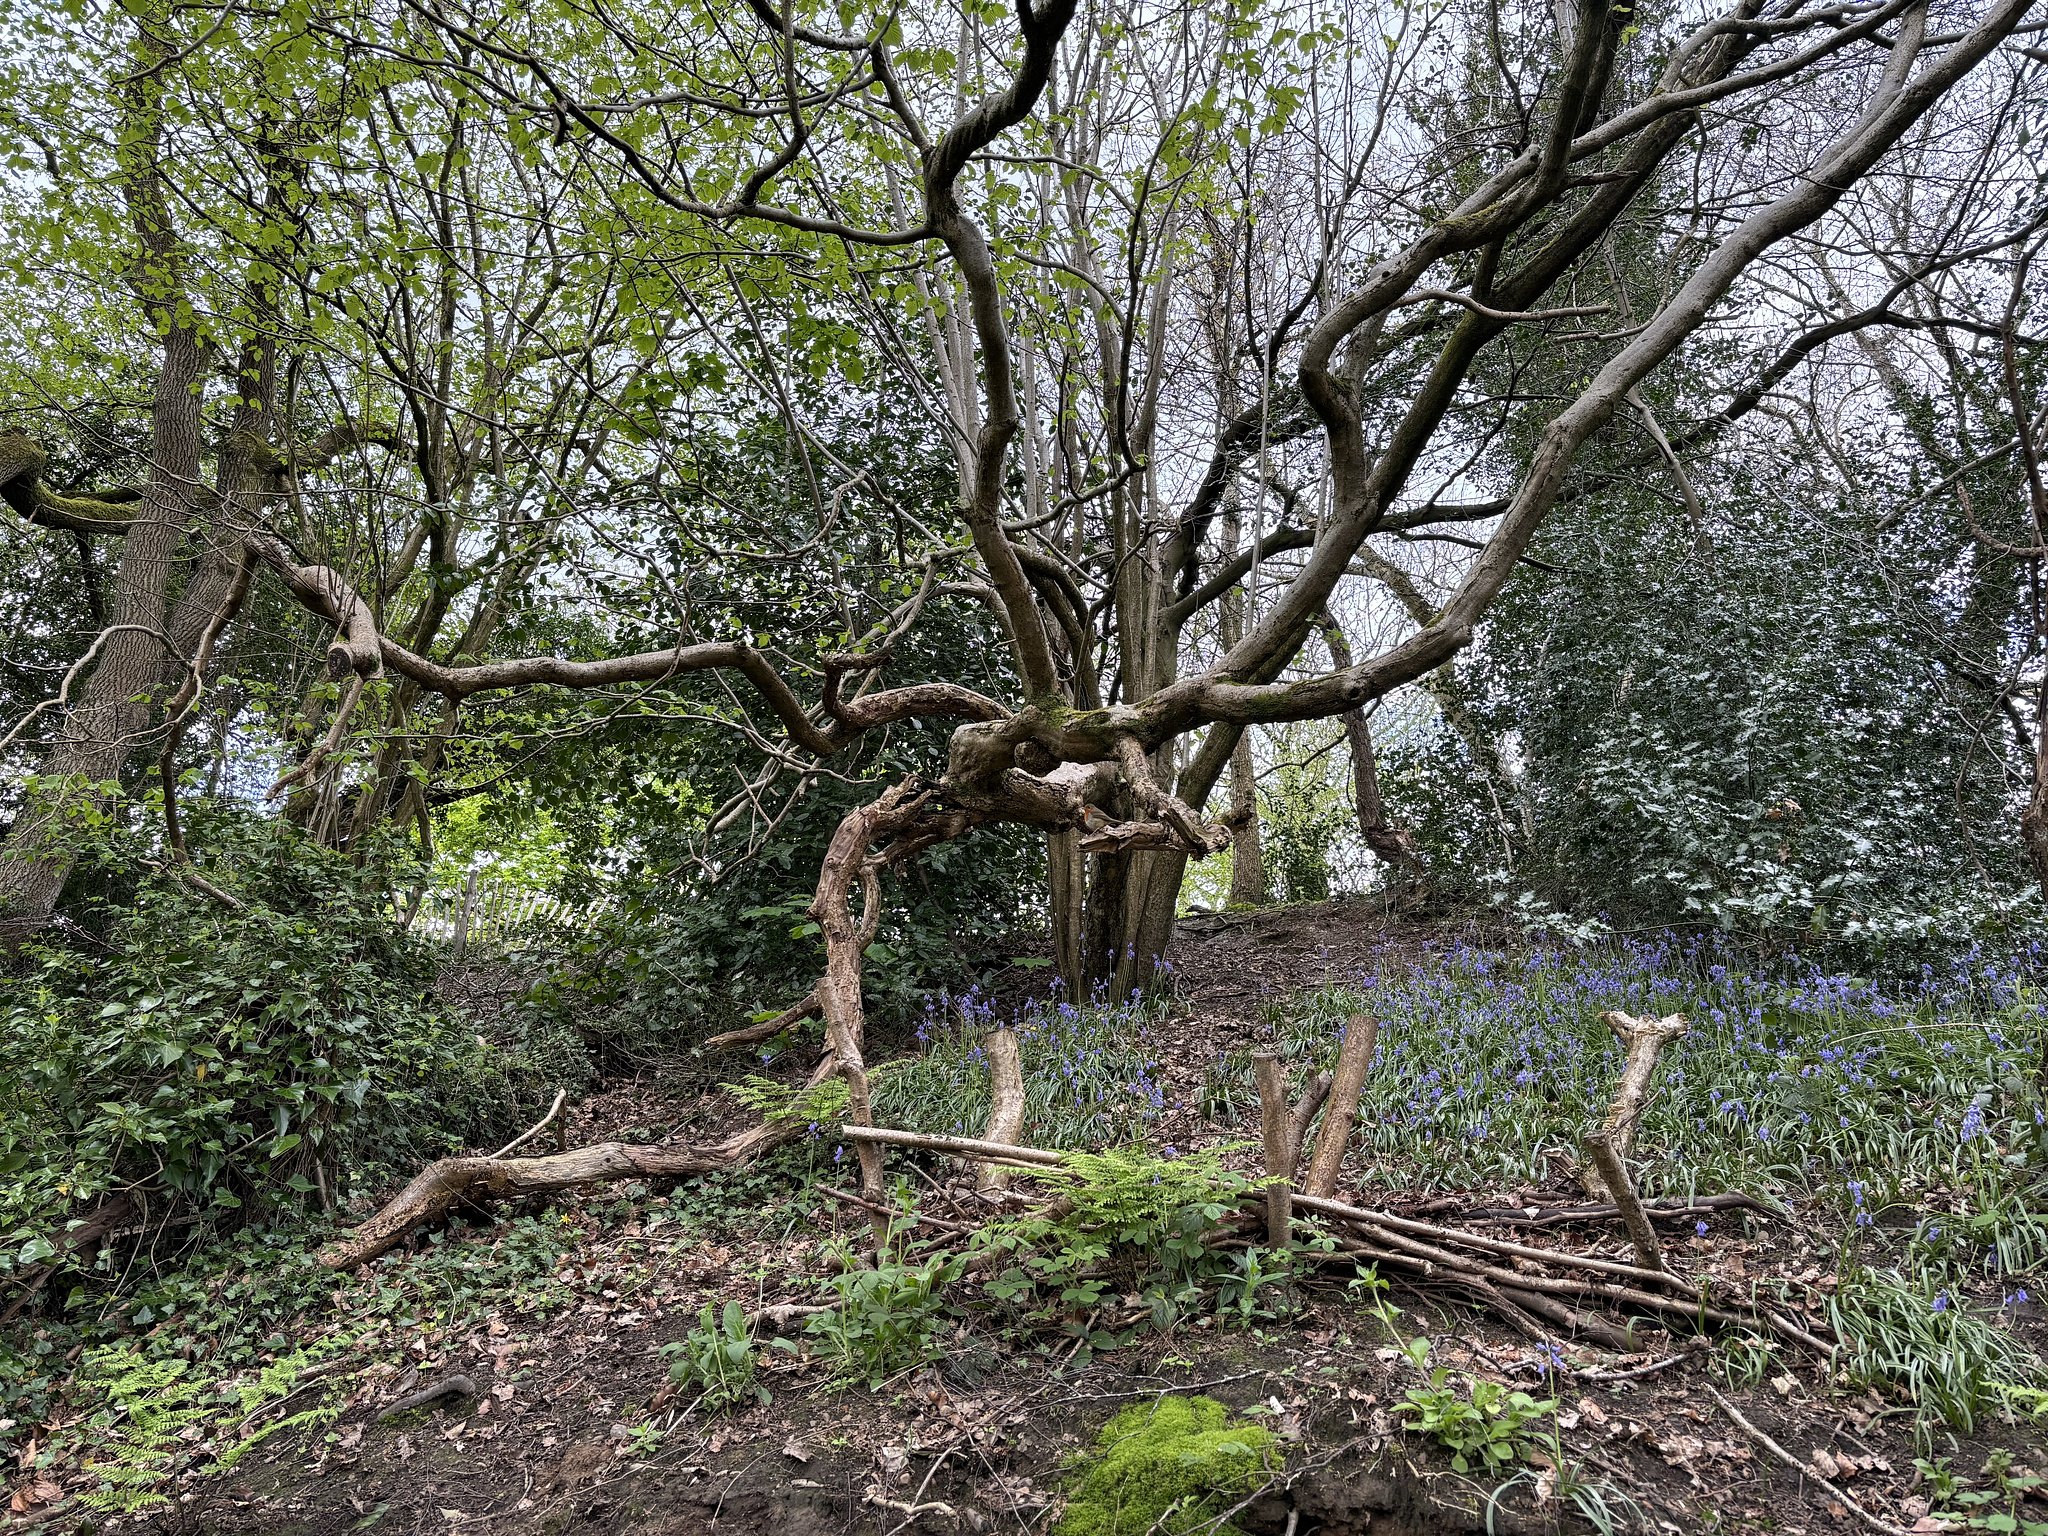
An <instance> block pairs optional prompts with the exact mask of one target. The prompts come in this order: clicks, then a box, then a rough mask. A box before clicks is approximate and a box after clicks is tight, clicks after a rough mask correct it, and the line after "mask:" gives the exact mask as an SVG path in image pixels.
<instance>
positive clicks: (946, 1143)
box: [839, 1125, 1060, 1168]
mask: <svg viewBox="0 0 2048 1536" xmlns="http://www.w3.org/2000/svg"><path fill="white" fill-rule="evenodd" d="M839 1134H840V1135H841V1136H843V1137H845V1138H846V1139H847V1140H848V1141H851V1142H855V1143H859V1142H880V1143H883V1144H885V1145H887V1146H892V1147H914V1148H916V1149H917V1150H918V1151H920V1152H944V1153H946V1154H948V1155H949V1156H952V1157H964V1158H966V1159H968V1160H969V1161H970V1162H984V1161H988V1160H991V1159H993V1160H994V1161H997V1162H1008V1163H1016V1164H1018V1165H1020V1166H1022V1167H1026V1168H1057V1167H1059V1166H1060V1155H1059V1153H1057V1152H1046V1151H1042V1150H1041V1149H1039V1148H1037V1147H1012V1146H1005V1145H1004V1144H1003V1143H1001V1142H996V1141H975V1140H973V1139H971V1138H969V1137H966V1136H926V1135H923V1134H922V1133H920V1132H917V1131H895V1130H891V1129H889V1128H888V1127H887V1126H881V1125H842V1126H841V1127H839Z"/></svg>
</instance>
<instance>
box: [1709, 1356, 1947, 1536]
mask: <svg viewBox="0 0 2048 1536" xmlns="http://www.w3.org/2000/svg"><path fill="white" fill-rule="evenodd" d="M1707 1395H1708V1396H1709V1397H1711V1398H1713V1400H1714V1401H1715V1402H1717V1403H1719V1404H1720V1405H1721V1411H1722V1412H1723V1413H1725V1414H1727V1415H1728V1417H1729V1418H1731V1419H1733V1420H1734V1421H1735V1427H1736V1428H1737V1429H1739V1430H1741V1431H1742V1432H1743V1433H1744V1434H1745V1435H1747V1436H1749V1438H1750V1439H1752V1440H1754V1441H1755V1442H1756V1443H1757V1444H1758V1445H1760V1446H1762V1447H1763V1448H1764V1449H1765V1450H1766V1451H1768V1452H1770V1454H1771V1455H1773V1456H1775V1457H1777V1458H1778V1460H1780V1461H1782V1462H1783V1463H1784V1464H1785V1465H1786V1466H1788V1467H1790V1468H1791V1469H1792V1470H1793V1471H1794V1472H1797V1473H1798V1474H1799V1475H1800V1476H1801V1477H1803V1478H1806V1479H1807V1480H1808V1481H1810V1482H1812V1483H1815V1484H1817V1485H1818V1486H1819V1487H1820V1488H1821V1489H1822V1490H1824V1491H1825V1492H1826V1493H1827V1494H1828V1495H1829V1496H1830V1497H1831V1498H1833V1499H1834V1500H1835V1502H1836V1503H1838V1504H1840V1505H1841V1506H1842V1507H1843V1508H1844V1509H1847V1510H1852V1511H1854V1512H1855V1514H1856V1517H1857V1518H1858V1519H1859V1520H1861V1521H1862V1522H1863V1523H1864V1524H1865V1525H1867V1526H1869V1527H1870V1528H1871V1529H1872V1530H1873V1531H1882V1532H1883V1533H1884V1536H1910V1533H1909V1532H1907V1531H1906V1530H1905V1529H1903V1528H1902V1527H1900V1526H1896V1525H1893V1524H1891V1523H1890V1522H1889V1521H1885V1520H1880V1519H1878V1518H1877V1516H1875V1515H1873V1514H1872V1513H1871V1512H1870V1511H1869V1510H1867V1509H1865V1508H1864V1507H1863V1506H1862V1505H1861V1504H1858V1503H1857V1502H1856V1501H1855V1500H1854V1499H1852V1498H1850V1497H1849V1495H1848V1494H1847V1493H1845V1492H1843V1491H1842V1490H1841V1489H1840V1488H1837V1487H1836V1486H1835V1485H1834V1484H1833V1483H1831V1482H1829V1481H1828V1480H1827V1479H1826V1478H1824V1477H1822V1476H1821V1475H1820V1474H1819V1473H1818V1472H1816V1471H1814V1470H1813V1468H1812V1467H1810V1466H1807V1465H1805V1464H1804V1463H1802V1462H1800V1461H1799V1460H1798V1459H1797V1458H1795V1457H1794V1456H1793V1454H1792V1453H1791V1452H1790V1451H1788V1450H1786V1449H1785V1447H1783V1446H1782V1445H1780V1444H1778V1442H1777V1441H1775V1440H1773V1439H1772V1438H1771V1437H1770V1436H1769V1435H1767V1434H1765V1433H1764V1432H1763V1431H1762V1430H1760V1429H1758V1428H1757V1427H1756V1426H1755V1425H1754V1424H1752V1423H1750V1422H1749V1420H1747V1419H1745V1418H1744V1417H1743V1416H1742V1415H1741V1414H1740V1413H1738V1412H1736V1410H1735V1405H1734V1404H1733V1403H1731V1402H1729V1401H1728V1399H1727V1398H1725V1397H1723V1396H1722V1395H1721V1394H1720V1392H1718V1391H1717V1390H1716V1389H1715V1388H1713V1387H1712V1386H1709V1387H1708V1388H1707Z"/></svg>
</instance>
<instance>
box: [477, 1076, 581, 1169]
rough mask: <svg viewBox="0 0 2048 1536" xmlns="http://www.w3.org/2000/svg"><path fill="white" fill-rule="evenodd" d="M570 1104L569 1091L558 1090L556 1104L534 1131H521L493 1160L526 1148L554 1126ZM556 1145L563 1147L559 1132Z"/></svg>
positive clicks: (551, 1106) (495, 1154) (556, 1136)
mask: <svg viewBox="0 0 2048 1536" xmlns="http://www.w3.org/2000/svg"><path fill="white" fill-rule="evenodd" d="M568 1102H569V1090H568V1089H566V1088H561V1089H557V1090H556V1092H555V1102H554V1103H552V1104H550V1105H549V1106H548V1112H547V1113H546V1114H544V1115H542V1116H541V1117H540V1119H539V1121H538V1122H536V1123H535V1124H534V1126H533V1127H532V1129H530V1130H525V1131H521V1132H520V1133H519V1134H518V1135H517V1136H515V1137H513V1138H512V1139H511V1140H510V1141H508V1142H506V1143H505V1145H504V1146H502V1147H500V1148H498V1150H497V1151H495V1152H493V1153H492V1154H491V1156H492V1157H493V1158H500V1157H503V1156H505V1155H506V1154H507V1153H508V1152H511V1151H514V1150H515V1149H517V1148H519V1147H523V1146H525V1145H526V1144H527V1143H528V1142H529V1141H531V1140H533V1138H534V1137H536V1136H538V1135H539V1134H540V1133H541V1132H542V1131H544V1130H546V1129H547V1128H548V1127H549V1126H550V1125H552V1124H554V1121H555V1116H557V1115H559V1114H560V1113H561V1112H562V1106H563V1105H564V1104H566V1103H568ZM555 1144H556V1145H557V1146H560V1145H561V1133H560V1132H559V1131H558V1132H556V1133H555Z"/></svg>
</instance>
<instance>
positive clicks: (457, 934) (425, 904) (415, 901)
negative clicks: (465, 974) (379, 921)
mask: <svg viewBox="0 0 2048 1536" xmlns="http://www.w3.org/2000/svg"><path fill="white" fill-rule="evenodd" d="M610 905H611V903H610V902H609V901H605V900H598V901H594V902H580V903H577V904H575V905H571V904H570V903H568V902H565V901H557V900H556V899H555V898H554V897H552V896H550V895H548V894H547V893H546V892H545V891H536V890H534V889H532V888H531V887H529V886H519V885H505V884H503V883H501V882H498V881H495V880H479V879H478V878H477V877H476V875H475V873H474V872H472V873H471V874H470V876H469V878H468V880H466V881H465V882H464V883H463V886H462V889H460V890H457V891H446V890H443V891H426V892H424V893H415V894H414V896H413V897H412V898H410V899H409V901H408V905H407V907H402V908H400V909H399V913H398V917H399V921H400V922H401V923H403V924H404V925H405V926H406V927H408V928H410V929H411V930H412V931H413V932H414V933H417V934H420V935H422V936H423V937H426V938H429V939H434V940H436V941H438V942H440V943H443V944H447V945H450V946H451V947H453V949H454V951H455V954H456V956H457V958H460V957H461V956H462V955H463V954H464V953H466V952H467V951H468V949H469V946H470V945H471V944H474V943H479V942H482V941H485V940H489V939H494V938H497V937H499V936H501V935H503V934H505V933H507V932H509V931H510V930H512V929H513V928H516V927H518V926H519V925H520V924H521V923H524V922H530V921H533V920H535V919H540V920H542V921H546V922H550V923H554V924H556V925H558V926H561V927H567V928H575V929H584V928H588V927H590V926H591V925H592V924H593V923H595V922H596V921H597V919H598V916H599V915H600V914H601V913H602V912H603V911H604V910H605V908H606V907H608V906H610Z"/></svg>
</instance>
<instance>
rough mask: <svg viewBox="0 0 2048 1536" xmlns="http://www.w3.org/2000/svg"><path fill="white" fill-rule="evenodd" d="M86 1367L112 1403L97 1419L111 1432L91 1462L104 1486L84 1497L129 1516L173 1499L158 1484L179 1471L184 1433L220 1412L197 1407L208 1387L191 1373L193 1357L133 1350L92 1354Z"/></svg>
mask: <svg viewBox="0 0 2048 1536" xmlns="http://www.w3.org/2000/svg"><path fill="white" fill-rule="evenodd" d="M86 1367H87V1370H86V1374H87V1376H88V1378H100V1380H99V1381H98V1382H97V1383H96V1384H98V1385H100V1386H102V1387H103V1389H104V1390H105V1392H106V1395H107V1400H108V1402H109V1404H110V1405H111V1406H110V1407H109V1408H107V1409H104V1410H102V1411H101V1412H100V1413H99V1414H97V1415H95V1417H94V1419H93V1424H94V1426H95V1427H96V1428H98V1429H100V1430H102V1431H104V1432H105V1438H104V1440H103V1441H102V1442H101V1445H102V1449H101V1453H100V1455H99V1456H98V1457H97V1458H96V1459H95V1460H93V1461H92V1462H91V1463H90V1465H91V1469H92V1470H93V1471H94V1472H96V1473H98V1474H99V1478H100V1486H99V1487H98V1488H96V1489H94V1490H93V1491H92V1492H90V1493H88V1494H85V1495H84V1496H83V1497H82V1498H81V1499H80V1502H81V1503H83V1504H85V1505H86V1506H88V1507H89V1508H92V1509H103V1510H108V1511H110V1512H114V1513H118V1514H124V1515H125V1514H132V1513H133V1512H134V1511H136V1510H138V1509H147V1508H149V1507H151V1506H152V1505H156V1504H167V1503H169V1502H170V1501H169V1500H168V1499H166V1498H165V1497H164V1496H163V1495H162V1494H160V1493H158V1492H157V1491H156V1489H157V1486H158V1485H159V1484H160V1483H162V1482H163V1481H164V1479H165V1478H167V1477H169V1476H170V1475H171V1473H172V1472H173V1471H175V1470H176V1468H175V1465H174V1459H175V1457H176V1455H177V1453H178V1450H179V1448H180V1447H179V1441H178V1433H179V1431H181V1430H183V1429H185V1428H186V1427H188V1426H190V1425H193V1424H198V1423H202V1422H203V1421H205V1420H206V1419H207V1418H209V1417H210V1416H211V1415H212V1414H213V1412H214V1411H215V1410H213V1409H211V1408H207V1407H199V1406H194V1401H193V1400H194V1399H195V1398H197V1397H199V1396H200V1394H201V1393H202V1392H203V1391H204V1390H205V1389H204V1387H203V1386H202V1385H201V1384H200V1383H198V1382H196V1381H192V1380H190V1379H188V1378H187V1376H186V1372H187V1371H189V1370H190V1369H191V1366H190V1365H189V1363H188V1362H186V1361H184V1360H144V1359H142V1358H141V1357H140V1356H138V1355H136V1354H135V1353H134V1351H133V1350H130V1349H107V1350H101V1351H99V1352H98V1353H97V1354H93V1355H88V1356H87V1357H86ZM124 1415H125V1417H126V1420H127V1422H126V1423H125V1424H122V1423H120V1422H119V1421H120V1420H121V1418H122V1417H123V1416H124Z"/></svg>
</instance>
